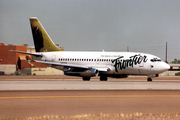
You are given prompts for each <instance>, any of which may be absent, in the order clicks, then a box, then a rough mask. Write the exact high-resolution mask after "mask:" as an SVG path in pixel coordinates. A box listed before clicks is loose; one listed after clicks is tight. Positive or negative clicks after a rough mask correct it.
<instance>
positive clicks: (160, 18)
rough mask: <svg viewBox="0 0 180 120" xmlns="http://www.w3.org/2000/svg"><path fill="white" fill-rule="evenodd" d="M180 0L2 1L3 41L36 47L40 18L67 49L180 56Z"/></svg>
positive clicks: (0, 29) (0, 24) (0, 27)
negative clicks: (35, 24) (35, 23)
mask: <svg viewBox="0 0 180 120" xmlns="http://www.w3.org/2000/svg"><path fill="white" fill-rule="evenodd" d="M179 6H180V0H0V43H4V44H5V45H8V44H13V45H23V44H28V45H29V46H34V43H33V38H32V33H31V29H30V23H29V17H37V18H38V19H39V20H40V22H41V24H42V25H43V27H44V28H45V29H46V31H47V32H48V34H49V36H50V37H51V39H52V40H53V41H54V43H56V44H59V45H60V46H61V47H64V50H65V51H102V49H103V50H104V51H115V52H121V51H127V46H128V47H129V51H130V52H143V53H149V54H153V55H156V56H158V57H160V58H162V60H165V50H166V48H165V47H166V42H167V44H168V61H169V62H171V61H173V60H174V59H175V58H176V59H180V7H179Z"/></svg>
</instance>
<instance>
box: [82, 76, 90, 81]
mask: <svg viewBox="0 0 180 120" xmlns="http://www.w3.org/2000/svg"><path fill="white" fill-rule="evenodd" d="M90 79H91V78H90V77H83V81H90Z"/></svg>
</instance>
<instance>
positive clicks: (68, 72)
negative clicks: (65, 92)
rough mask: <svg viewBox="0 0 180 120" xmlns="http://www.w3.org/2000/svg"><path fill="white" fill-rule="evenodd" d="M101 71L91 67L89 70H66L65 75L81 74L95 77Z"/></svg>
mask: <svg viewBox="0 0 180 120" xmlns="http://www.w3.org/2000/svg"><path fill="white" fill-rule="evenodd" d="M98 73H99V71H98V70H96V69H89V70H83V71H79V70H64V74H65V75H69V76H81V77H94V76H97V75H98Z"/></svg>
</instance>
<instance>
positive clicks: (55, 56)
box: [41, 51, 169, 75]
mask: <svg viewBox="0 0 180 120" xmlns="http://www.w3.org/2000/svg"><path fill="white" fill-rule="evenodd" d="M41 54H42V56H43V57H42V58H41V60H43V61H52V62H57V63H63V64H72V65H79V66H86V67H92V68H94V69H98V70H99V71H100V72H101V74H108V75H114V74H115V75H116V74H126V75H153V74H160V73H162V72H164V71H166V70H168V69H169V65H168V64H166V63H165V62H163V61H162V60H160V58H159V57H157V56H154V55H151V54H145V53H136V52H75V51H64V52H42V53H41ZM58 69H62V70H63V69H64V68H63V67H58Z"/></svg>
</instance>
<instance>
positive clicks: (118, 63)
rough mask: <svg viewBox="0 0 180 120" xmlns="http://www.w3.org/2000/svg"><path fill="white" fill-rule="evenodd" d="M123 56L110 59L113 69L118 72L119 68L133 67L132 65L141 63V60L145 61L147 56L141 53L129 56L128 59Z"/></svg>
mask: <svg viewBox="0 0 180 120" xmlns="http://www.w3.org/2000/svg"><path fill="white" fill-rule="evenodd" d="M123 57H124V56H120V57H118V58H116V59H114V60H112V63H114V67H115V71H116V72H118V68H119V69H121V70H122V69H126V68H127V67H133V66H134V65H137V64H141V63H142V62H144V63H146V62H147V60H148V59H147V56H146V55H144V56H142V55H141V54H136V55H134V56H130V57H129V59H122V58H123Z"/></svg>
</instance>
